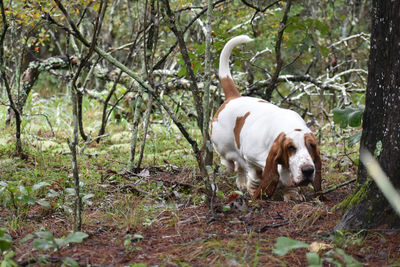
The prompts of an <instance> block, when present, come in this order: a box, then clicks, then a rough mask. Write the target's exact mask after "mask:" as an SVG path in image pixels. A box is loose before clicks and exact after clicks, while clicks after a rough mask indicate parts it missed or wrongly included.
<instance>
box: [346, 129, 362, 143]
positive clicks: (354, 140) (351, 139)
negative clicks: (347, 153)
mask: <svg viewBox="0 0 400 267" xmlns="http://www.w3.org/2000/svg"><path fill="white" fill-rule="evenodd" d="M361 134H362V131H359V132H357V133H356V134H353V135H352V136H350V137H349V139H348V140H349V143H348V147H353V146H354V145H355V144H357V143H358V142H360V140H361Z"/></svg>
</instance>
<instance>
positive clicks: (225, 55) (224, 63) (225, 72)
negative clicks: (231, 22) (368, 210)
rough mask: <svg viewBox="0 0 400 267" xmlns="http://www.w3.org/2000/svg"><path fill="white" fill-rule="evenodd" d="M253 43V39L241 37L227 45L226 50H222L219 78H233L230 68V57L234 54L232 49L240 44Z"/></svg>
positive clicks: (245, 36)
mask: <svg viewBox="0 0 400 267" xmlns="http://www.w3.org/2000/svg"><path fill="white" fill-rule="evenodd" d="M251 41H253V39H251V38H250V37H249V36H247V35H239V36H236V37H234V38H232V39H230V40H229V41H228V42H227V43H226V44H225V46H224V49H222V52H221V56H220V58H219V73H218V75H219V78H225V77H232V76H231V71H230V68H229V57H230V55H231V53H232V49H233V48H234V47H235V46H237V45H239V44H242V43H248V42H251Z"/></svg>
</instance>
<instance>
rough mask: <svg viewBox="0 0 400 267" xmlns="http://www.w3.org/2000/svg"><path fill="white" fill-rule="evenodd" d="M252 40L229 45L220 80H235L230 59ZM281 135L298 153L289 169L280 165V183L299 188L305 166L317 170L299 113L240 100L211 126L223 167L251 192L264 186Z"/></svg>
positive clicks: (239, 39) (233, 101)
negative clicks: (272, 151)
mask: <svg viewBox="0 0 400 267" xmlns="http://www.w3.org/2000/svg"><path fill="white" fill-rule="evenodd" d="M249 41H251V39H250V38H249V37H248V36H238V37H235V38H233V39H232V40H230V41H229V42H228V43H227V44H226V46H225V47H224V49H223V50H222V53H221V57H220V68H219V76H220V78H226V77H228V78H231V74H230V69H229V56H230V54H231V52H232V49H233V48H234V46H236V45H238V44H241V43H243V42H249ZM248 112H250V113H249V115H248V116H247V117H246V119H245V123H244V124H243V127H242V130H241V132H240V138H239V139H240V147H238V145H237V142H236V141H235V135H234V128H235V125H236V121H237V119H238V118H239V117H243V116H245V114H246V113H248ZM281 133H285V134H286V137H288V138H291V139H292V140H293V142H294V145H295V147H296V148H297V150H296V153H295V154H294V155H293V156H291V157H290V158H289V168H288V169H286V168H284V167H283V166H281V165H279V166H278V172H279V175H280V177H279V181H280V184H281V185H283V186H284V187H295V186H297V185H299V184H300V183H301V182H302V181H303V180H304V177H303V175H302V171H301V168H302V166H305V165H309V166H313V167H314V168H315V166H314V162H313V160H312V158H311V156H310V154H309V152H308V150H307V147H306V145H305V141H304V134H306V133H311V130H310V129H309V128H308V127H307V125H306V123H305V122H304V120H303V119H302V118H301V117H300V115H299V114H297V113H296V112H294V111H291V110H288V109H283V108H280V107H277V106H275V105H273V104H271V103H268V102H266V101H263V100H261V99H257V98H253V97H237V98H234V99H229V100H228V101H227V102H226V104H225V106H224V107H223V108H221V111H220V112H219V114H218V116H215V117H214V119H213V122H212V124H211V140H212V142H213V145H214V148H215V150H216V151H217V153H218V154H219V155H220V157H221V162H222V164H224V165H225V166H226V167H227V168H228V170H229V171H236V172H237V173H238V178H237V181H236V182H237V185H238V187H239V188H240V189H241V190H243V189H245V188H247V190H248V191H250V193H254V191H255V188H257V185H258V184H259V183H260V179H261V177H260V173H261V172H262V171H263V170H264V168H265V165H266V159H267V157H268V154H269V152H270V149H271V146H272V144H273V142H274V140H275V138H276V137H277V136H278V135H279V134H281ZM314 175H315V172H314ZM314 175H313V176H314ZM288 191H291V190H288ZM285 200H286V198H285Z"/></svg>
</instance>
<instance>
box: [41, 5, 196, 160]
mask: <svg viewBox="0 0 400 267" xmlns="http://www.w3.org/2000/svg"><path fill="white" fill-rule="evenodd" d="M54 1H55V3H56V4H57V6H58V8H59V9H60V10H61V12H62V13H63V14H64V16H65V17H66V18H67V21H68V23H69V24H70V26H71V27H72V30H71V29H69V28H68V27H64V26H63V25H60V24H58V23H57V22H56V21H55V20H54V19H52V18H51V17H50V15H49V14H47V20H49V21H50V22H52V23H54V24H56V25H57V26H59V27H60V28H62V29H64V30H65V31H67V32H68V33H71V34H72V35H74V36H75V37H76V38H78V39H79V40H80V41H81V42H82V43H83V44H84V45H85V46H90V42H89V41H88V40H87V39H86V38H85V37H84V36H83V35H82V33H81V32H80V31H79V29H78V28H77V27H76V25H75V24H74V22H73V21H72V19H71V18H70V16H69V14H68V12H67V10H66V9H65V8H64V6H63V5H62V3H61V2H60V0H54ZM94 50H95V51H96V52H97V53H98V54H99V55H100V56H102V57H103V58H104V59H105V60H107V61H108V62H110V63H111V64H113V65H114V66H116V67H117V68H119V69H121V70H122V71H124V72H125V73H126V74H128V75H129V76H130V77H132V78H133V79H134V80H135V81H136V82H137V83H138V84H139V85H140V86H142V87H143V88H144V89H145V90H146V91H147V92H148V93H149V94H151V95H153V97H154V99H156V101H157V102H158V104H159V105H160V106H161V107H163V108H164V109H165V111H166V112H167V113H168V115H169V116H170V118H171V119H172V121H173V122H174V123H175V125H176V126H177V127H178V129H179V131H180V132H181V133H182V135H183V136H184V137H185V139H186V141H188V143H189V144H190V145H191V147H192V150H193V153H194V154H195V156H196V160H197V162H198V163H200V162H201V158H199V148H198V145H197V142H196V140H194V139H193V138H192V137H191V136H190V134H189V133H188V131H187V130H186V128H185V127H184V126H183V124H182V123H181V122H180V121H179V120H178V119H177V118H176V116H175V114H174V113H173V111H172V109H171V108H170V107H169V106H168V105H167V103H165V102H164V101H163V100H162V99H161V98H160V96H159V94H158V93H157V92H156V91H155V90H154V88H153V87H151V86H150V85H149V84H148V83H146V82H145V81H144V80H142V78H141V77H140V76H139V75H137V74H136V73H135V72H133V71H132V70H131V69H129V68H128V67H126V66H125V65H124V64H122V63H121V62H120V61H118V60H117V59H115V58H114V57H113V56H111V55H110V54H109V53H107V52H105V51H104V50H102V49H101V48H99V47H98V46H94Z"/></svg>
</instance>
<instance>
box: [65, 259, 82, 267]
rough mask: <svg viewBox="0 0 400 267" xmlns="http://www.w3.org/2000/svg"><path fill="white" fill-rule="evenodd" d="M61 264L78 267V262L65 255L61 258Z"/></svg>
mask: <svg viewBox="0 0 400 267" xmlns="http://www.w3.org/2000/svg"><path fill="white" fill-rule="evenodd" d="M62 263H63V266H71V267H78V266H79V263H78V262H76V261H75V260H74V259H72V258H70V257H65V258H63V259H62Z"/></svg>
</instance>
